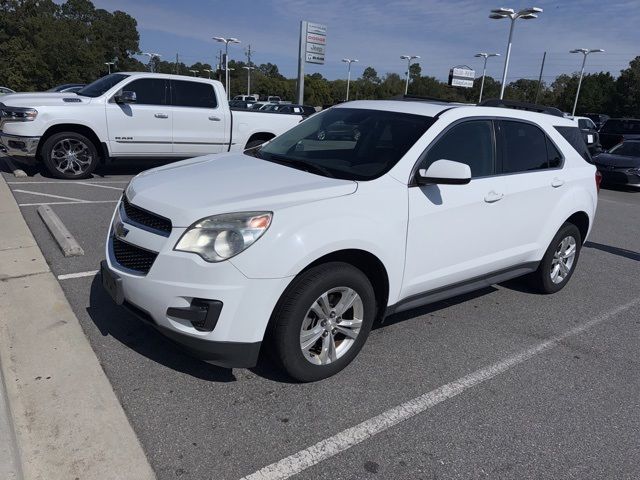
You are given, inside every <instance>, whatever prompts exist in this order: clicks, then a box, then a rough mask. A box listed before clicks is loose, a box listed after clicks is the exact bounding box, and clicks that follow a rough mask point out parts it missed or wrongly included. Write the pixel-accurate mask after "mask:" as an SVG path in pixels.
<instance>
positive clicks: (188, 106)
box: [168, 78, 220, 110]
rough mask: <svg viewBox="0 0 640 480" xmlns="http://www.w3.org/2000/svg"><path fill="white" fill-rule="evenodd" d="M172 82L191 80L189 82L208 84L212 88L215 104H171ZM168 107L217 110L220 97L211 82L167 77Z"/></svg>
mask: <svg viewBox="0 0 640 480" xmlns="http://www.w3.org/2000/svg"><path fill="white" fill-rule="evenodd" d="M174 82H191V83H202V84H204V85H208V86H209V87H211V90H213V96H214V98H215V99H216V106H215V107H194V106H190V105H174V104H173V84H174ZM168 105H169V106H170V107H173V108H197V109H198V110H218V109H219V108H220V99H219V98H218V92H217V91H216V88H215V87H214V86H213V84H211V83H209V82H197V81H193V80H182V79H173V78H171V79H169V104H168Z"/></svg>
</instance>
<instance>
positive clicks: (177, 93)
mask: <svg viewBox="0 0 640 480" xmlns="http://www.w3.org/2000/svg"><path fill="white" fill-rule="evenodd" d="M171 84H172V87H173V89H172V97H171V98H172V101H171V103H172V105H174V106H176V107H194V108H216V107H217V106H218V102H217V100H216V93H215V90H214V89H213V85H210V84H208V83H202V82H189V81H185V80H172V81H171Z"/></svg>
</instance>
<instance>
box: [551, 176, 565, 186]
mask: <svg viewBox="0 0 640 480" xmlns="http://www.w3.org/2000/svg"><path fill="white" fill-rule="evenodd" d="M562 185H564V180H562V179H560V178H558V177H556V178H554V179H553V180H552V181H551V186H552V187H553V188H558V187H561V186H562Z"/></svg>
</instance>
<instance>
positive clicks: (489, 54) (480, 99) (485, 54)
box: [475, 52, 500, 103]
mask: <svg viewBox="0 0 640 480" xmlns="http://www.w3.org/2000/svg"><path fill="white" fill-rule="evenodd" d="M499 56H500V54H499V53H485V52H481V53H476V54H475V57H481V58H484V66H483V67H482V83H481V84H480V98H479V99H478V103H481V102H482V91H483V90H484V77H485V75H486V74H487V59H488V58H489V57H499Z"/></svg>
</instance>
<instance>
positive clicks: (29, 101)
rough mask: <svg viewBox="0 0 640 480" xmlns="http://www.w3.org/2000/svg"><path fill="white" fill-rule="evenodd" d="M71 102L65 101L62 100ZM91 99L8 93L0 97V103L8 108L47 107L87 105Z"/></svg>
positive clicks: (77, 96) (64, 95)
mask: <svg viewBox="0 0 640 480" xmlns="http://www.w3.org/2000/svg"><path fill="white" fill-rule="evenodd" d="M65 98H66V99H68V100H71V101H68V100H67V101H65V100H64V99H65ZM90 101H91V98H89V97H82V96H80V95H76V94H75V93H57V92H35V93H8V94H7V95H3V96H2V97H0V102H1V103H4V104H5V105H7V106H9V107H32V108H38V107H48V106H60V105H80V104H82V103H89V102H90Z"/></svg>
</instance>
